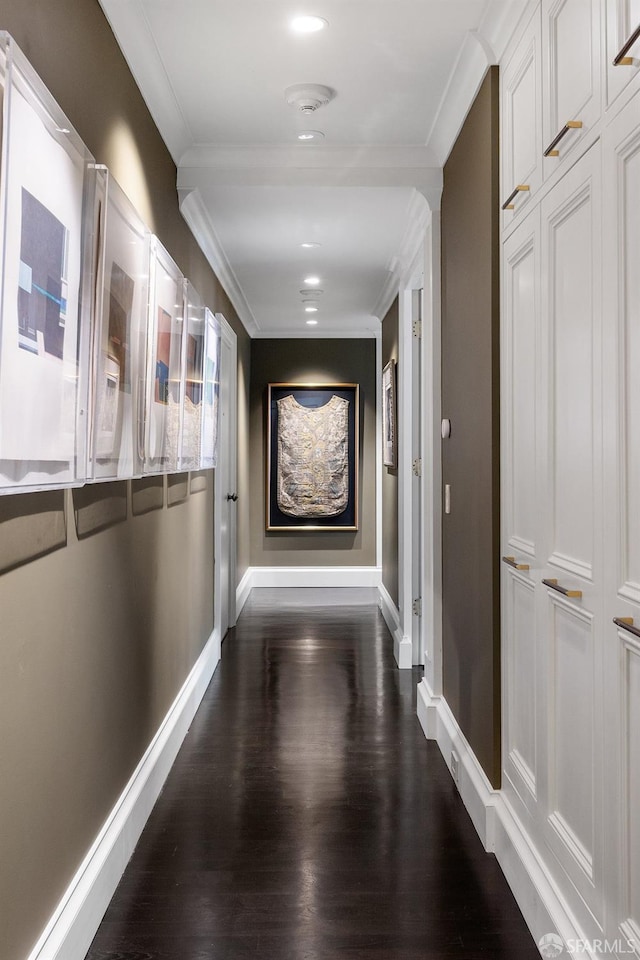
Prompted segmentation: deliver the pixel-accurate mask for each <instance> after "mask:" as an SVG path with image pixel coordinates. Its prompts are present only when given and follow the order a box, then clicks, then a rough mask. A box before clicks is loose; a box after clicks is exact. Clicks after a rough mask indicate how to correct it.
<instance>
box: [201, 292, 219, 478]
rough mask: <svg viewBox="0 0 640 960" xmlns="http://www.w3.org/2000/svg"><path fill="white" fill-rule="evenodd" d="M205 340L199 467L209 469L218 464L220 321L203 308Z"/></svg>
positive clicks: (207, 309)
mask: <svg viewBox="0 0 640 960" xmlns="http://www.w3.org/2000/svg"><path fill="white" fill-rule="evenodd" d="M205 324H206V340H205V360H204V384H203V396H202V440H201V450H200V467H201V469H203V470H209V469H211V468H212V467H217V465H218V410H219V396H220V322H219V320H218V318H217V316H215V315H214V314H213V313H212V312H211V310H209V308H208V307H207V308H206V309H205Z"/></svg>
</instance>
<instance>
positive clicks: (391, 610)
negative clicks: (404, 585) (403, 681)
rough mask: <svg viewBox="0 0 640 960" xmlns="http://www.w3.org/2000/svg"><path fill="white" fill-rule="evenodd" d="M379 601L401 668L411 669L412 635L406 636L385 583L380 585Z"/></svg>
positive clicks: (394, 653)
mask: <svg viewBox="0 0 640 960" xmlns="http://www.w3.org/2000/svg"><path fill="white" fill-rule="evenodd" d="M378 594H379V597H378V603H379V605H380V610H381V612H382V616H383V617H384V621H385V623H386V625H387V626H388V628H389V633H390V634H391V636H392V637H393V655H394V657H395V659H396V663H397V665H398V668H399V669H400V670H410V669H411V667H412V666H413V645H412V643H411V637H407V636H405V634H404V632H403V630H402V627H401V625H400V611H399V610H398V608H397V607H396V605H395V603H394V602H393V600H392V599H391V595H390V593H389V591H388V590H387V588H386V587H385V585H384V584H383V583H380V584H379V585H378Z"/></svg>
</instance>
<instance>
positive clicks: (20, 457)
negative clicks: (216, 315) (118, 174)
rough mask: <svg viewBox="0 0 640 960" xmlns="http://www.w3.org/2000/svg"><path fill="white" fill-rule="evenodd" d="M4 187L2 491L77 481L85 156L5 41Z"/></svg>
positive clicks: (83, 426) (87, 223)
mask: <svg viewBox="0 0 640 960" xmlns="http://www.w3.org/2000/svg"><path fill="white" fill-rule="evenodd" d="M0 51H1V58H0V66H1V68H2V71H3V81H2V82H3V87H4V90H3V104H2V172H1V178H0V263H2V264H3V270H2V277H1V289H0V488H1V489H2V490H3V491H5V492H7V491H10V490H12V489H14V488H15V487H20V488H23V489H28V488H32V489H39V488H43V487H49V486H65V485H70V484H74V483H80V482H82V481H83V480H84V477H85V467H86V437H87V433H88V429H87V397H88V386H89V350H90V341H91V316H92V304H91V289H92V286H93V280H92V272H93V268H94V257H93V255H92V249H91V238H92V232H93V224H92V223H91V217H92V214H93V203H92V201H91V197H90V194H91V193H92V190H93V189H94V188H95V175H94V172H93V158H92V157H91V154H90V153H89V151H88V150H87V149H86V147H85V145H84V144H83V142H82V140H81V139H80V137H79V136H78V134H77V133H76V132H75V131H74V130H73V128H72V126H71V124H70V123H69V121H68V119H67V118H66V117H65V115H64V114H63V113H62V111H61V110H60V108H59V107H58V105H57V103H56V102H55V100H54V99H53V98H52V96H51V95H50V94H49V92H48V91H47V89H46V87H45V86H44V84H43V83H42V81H41V80H40V79H39V77H38V76H37V74H36V73H35V71H34V70H33V69H32V67H31V66H30V65H29V63H28V61H27V60H26V58H25V57H24V56H23V55H22V53H21V52H20V50H19V48H18V47H17V46H16V44H15V42H14V41H13V39H12V38H11V37H10V36H8V34H1V35H0Z"/></svg>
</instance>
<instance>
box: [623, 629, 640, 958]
mask: <svg viewBox="0 0 640 960" xmlns="http://www.w3.org/2000/svg"><path fill="white" fill-rule="evenodd" d="M621 639H622V642H623V650H624V656H623V664H624V666H623V670H622V697H621V703H622V704H623V723H622V736H623V749H622V756H623V758H624V760H623V772H622V774H623V775H622V783H623V804H624V817H623V829H624V840H623V846H622V849H623V851H624V853H623V857H624V861H625V862H624V868H625V869H624V871H623V912H624V916H625V917H626V919H625V921H624V923H623V924H622V931H623V933H624V935H625V936H626V937H627V938H628V939H630V940H635V941H636V943H637V945H638V949H639V950H640V817H638V811H639V810H640V643H638V641H636V640H632V639H630V638H628V635H627V636H625V637H624V638H622V637H621Z"/></svg>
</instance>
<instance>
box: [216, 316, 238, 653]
mask: <svg viewBox="0 0 640 960" xmlns="http://www.w3.org/2000/svg"><path fill="white" fill-rule="evenodd" d="M216 317H217V319H218V321H219V323H220V330H221V353H220V395H219V411H220V425H219V441H218V466H217V468H216V476H215V530H214V554H215V556H214V569H215V577H214V594H215V597H214V610H215V614H214V624H215V632H216V636H217V637H218V638H219V640H220V642H222V640H223V639H224V636H225V634H226V632H227V630H228V629H229V627H231V626H233V625H234V624H235V621H236V603H235V591H236V501H237V492H236V356H237V343H236V335H235V333H234V332H233V330H232V329H231V327H230V326H229V324H228V323H227V321H226V320H225V319H224V317H223V316H222V314H220V313H217V314H216Z"/></svg>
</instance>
